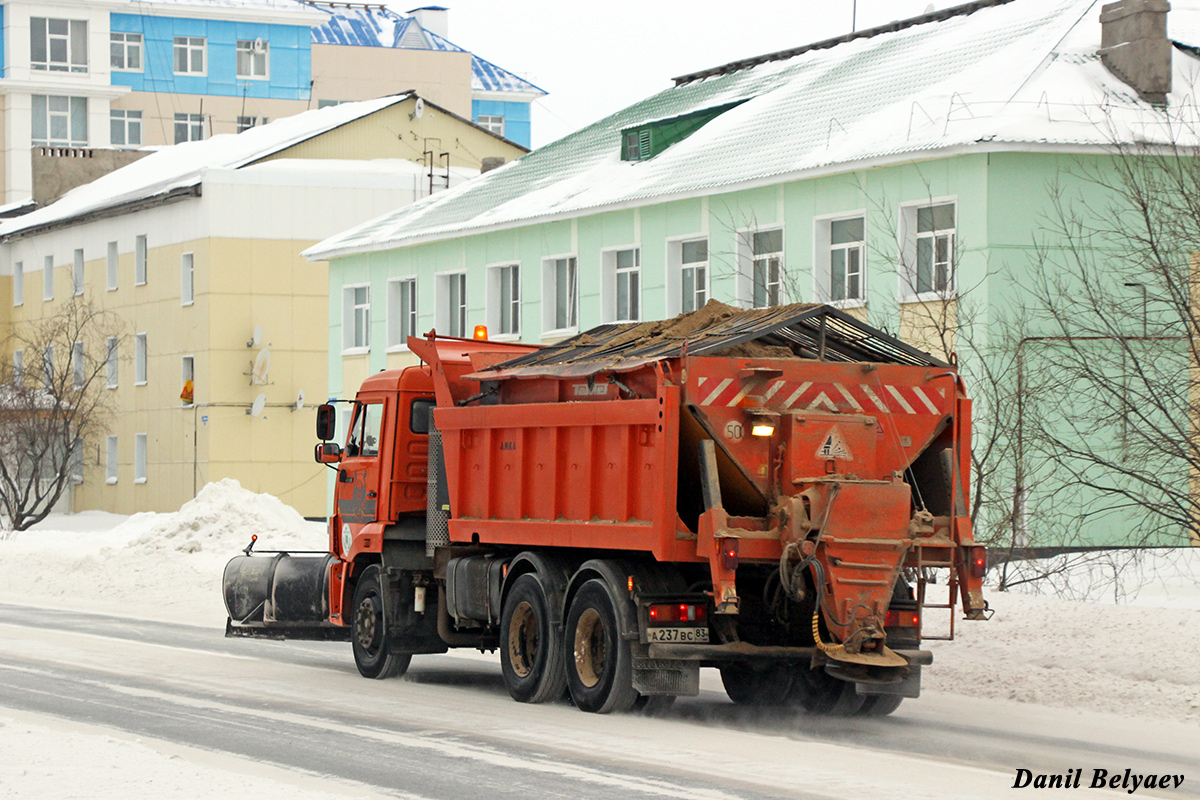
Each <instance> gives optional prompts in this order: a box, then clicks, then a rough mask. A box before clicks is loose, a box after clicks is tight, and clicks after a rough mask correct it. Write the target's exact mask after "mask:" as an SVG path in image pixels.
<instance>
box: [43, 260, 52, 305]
mask: <svg viewBox="0 0 1200 800" xmlns="http://www.w3.org/2000/svg"><path fill="white" fill-rule="evenodd" d="M53 299H54V256H46V257H45V258H44V259H43V260H42V302H46V303H48V302H50V301H51V300H53Z"/></svg>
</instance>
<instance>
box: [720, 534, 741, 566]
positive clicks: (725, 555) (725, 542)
mask: <svg viewBox="0 0 1200 800" xmlns="http://www.w3.org/2000/svg"><path fill="white" fill-rule="evenodd" d="M721 568H722V569H728V570H736V569H737V568H738V540H737V539H730V538H725V539H722V540H721Z"/></svg>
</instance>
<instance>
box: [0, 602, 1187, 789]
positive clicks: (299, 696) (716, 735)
mask: <svg viewBox="0 0 1200 800" xmlns="http://www.w3.org/2000/svg"><path fill="white" fill-rule="evenodd" d="M0 620H4V622H3V623H2V624H0V709H12V710H14V711H16V712H20V713H32V714H37V715H45V716H51V717H58V718H65V719H69V720H72V721H74V722H84V723H91V724H96V725H102V726H105V727H106V728H108V729H117V730H121V731H124V732H126V733H129V734H134V735H136V736H139V737H146V738H149V739H152V740H155V741H162V742H168V743H173V744H176V745H185V746H190V747H194V748H199V749H201V750H204V751H209V752H214V753H218V754H236V755H238V756H242V757H244V758H248V759H251V760H252V761H254V762H260V763H264V762H265V763H270V764H275V765H280V766H283V767H286V768H289V769H290V770H301V771H304V772H305V773H307V774H312V775H315V776H318V780H319V781H320V782H321V784H322V785H326V786H328V787H333V788H338V787H345V786H347V785H348V784H347V781H353V782H356V784H355V785H358V786H361V787H362V788H363V789H364V791H366V792H367V793H368V794H370V795H372V796H402V797H422V798H468V797H473V796H477V795H483V796H488V797H523V798H529V797H573V798H609V797H611V798H698V799H700V800H706V799H707V798H713V799H714V800H715V798H725V797H746V798H754V797H784V796H786V797H792V798H807V797H812V798H825V797H829V798H848V797H864V796H870V795H873V794H875V793H876V792H878V793H881V794H882V795H883V796H900V797H913V798H919V797H936V798H948V797H955V798H962V797H1001V796H1004V797H1011V796H1012V791H1013V790H1012V789H1011V788H1010V787H1011V786H1012V784H1013V779H1014V774H1015V772H1016V770H1017V769H1018V768H1025V769H1029V770H1031V771H1033V772H1034V773H1039V772H1047V773H1063V772H1066V771H1067V770H1068V769H1076V768H1082V769H1083V770H1084V773H1085V775H1086V776H1088V777H1090V776H1091V774H1092V770H1093V769H1096V768H1103V769H1107V770H1108V771H1109V772H1110V773H1113V772H1114V771H1115V772H1116V773H1122V772H1123V771H1124V770H1125V769H1126V768H1129V769H1131V770H1132V772H1133V773H1138V774H1147V773H1158V774H1163V773H1173V774H1183V775H1185V776H1186V778H1187V780H1186V781H1185V783H1184V784H1183V786H1182V787H1180V788H1179V789H1178V790H1169V791H1161V790H1151V791H1147V790H1145V789H1141V790H1139V791H1138V792H1137V793H1136V796H1157V797H1188V796H1190V797H1196V796H1200V755H1198V754H1197V753H1196V752H1195V747H1194V742H1195V741H1196V730H1195V727H1194V726H1193V725H1188V724H1185V723H1178V722H1164V723H1159V722H1156V721H1151V720H1147V719H1140V720H1122V719H1119V718H1117V717H1115V716H1111V715H1102V714H1095V713H1090V712H1082V711H1068V710H1062V709H1048V708H1045V707H1041V706H1034V705H1022V704H1017V703H1009V702H1003V701H994V700H975V699H970V698H966V697H963V696H960V695H950V694H936V693H927V694H926V696H924V697H922V698H921V699H920V700H919V701H915V702H914V701H908V702H907V703H906V704H905V705H904V706H902V707H901V709H900V711H898V712H897V713H896V715H895V716H894V717H892V718H888V719H882V720H869V719H814V718H810V717H805V716H803V715H796V714H792V713H789V714H788V715H786V716H784V715H772V714H764V713H763V712H762V711H760V710H750V709H742V708H738V707H735V706H733V705H732V704H730V703H729V702H728V701H727V700H726V699H725V696H724V694H723V692H721V691H720V686H719V682H717V683H714V682H713V681H712V678H713V677H715V675H712V676H710V675H706V676H705V680H704V684H703V685H704V689H705V690H704V691H703V692H702V693H701V695H700V697H698V698H685V699H681V700H680V701H679V702H678V703H677V704H676V705H675V706H674V707H673V708H672V709H671V710H670V711H669V712H667V714H666V715H665V716H664V717H663V718H655V719H647V718H643V717H637V716H625V715H613V716H603V717H598V716H594V715H585V714H582V713H580V712H578V711H576V710H575V709H573V708H570V707H569V706H567V705H565V704H551V705H545V706H522V705H519V704H516V703H513V702H512V701H511V700H510V699H509V698H508V695H507V693H506V692H505V690H504V687H503V684H502V682H501V678H500V672H499V667H498V666H497V664H496V662H495V659H494V657H492V656H479V655H457V654H456V655H446V656H424V657H418V658H416V659H414V661H413V666H412V669H411V670H410V672H409V675H408V676H407V677H406V678H405V679H402V680H394V681H384V682H369V681H366V680H363V679H362V678H360V677H358V675H357V673H356V671H355V669H354V666H353V662H352V660H351V658H350V654H349V652H348V650H349V647H348V645H346V644H325V643H277V642H258V641H247V640H226V639H224V638H223V635H222V634H223V632H222V631H220V630H213V629H208V628H201V627H194V626H187V625H175V624H167V623H159V622H147V621H141V620H131V619H123V618H118V617H111V616H100V615H90V614H82V613H74V612H65V611H50V610H46V609H34V608H27V607H21V606H12V605H0ZM706 672H707V671H706ZM1084 786H1085V787H1086V786H1087V780H1086V779H1085V781H1084ZM1108 794H1109V793H1108V792H1105V791H1101V790H1096V791H1093V792H1089V794H1088V795H1087V797H1103V796H1105V795H1108ZM1116 794H1120V795H1122V796H1126V797H1127V796H1129V795H1128V794H1127V793H1126V792H1125V791H1121V790H1118V791H1117V792H1114V793H1112V796H1115V795H1116ZM877 796H878V795H877Z"/></svg>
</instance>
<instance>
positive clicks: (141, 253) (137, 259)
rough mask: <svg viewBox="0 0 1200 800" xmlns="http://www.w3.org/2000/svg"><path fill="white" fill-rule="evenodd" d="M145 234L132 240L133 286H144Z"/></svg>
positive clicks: (145, 272) (145, 274) (145, 273)
mask: <svg viewBox="0 0 1200 800" xmlns="http://www.w3.org/2000/svg"><path fill="white" fill-rule="evenodd" d="M146 258H147V252H146V234H144V233H142V234H138V236H137V237H136V238H135V239H134V240H133V285H134V286H145V285H146V276H147V271H146Z"/></svg>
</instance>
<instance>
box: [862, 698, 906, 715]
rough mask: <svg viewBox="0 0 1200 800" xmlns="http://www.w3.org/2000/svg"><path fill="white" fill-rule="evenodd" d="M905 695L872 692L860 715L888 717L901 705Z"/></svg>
mask: <svg viewBox="0 0 1200 800" xmlns="http://www.w3.org/2000/svg"><path fill="white" fill-rule="evenodd" d="M902 700H904V698H903V697H900V696H899V695H894V694H871V695H867V699H866V700H865V701H863V704H862V708H860V709H859V710H858V713H859V715H861V716H864V717H886V716H887V715H888V714H890V713H892V712H893V711H895V710H896V709H897V708H899V707H900V702H901V701H902Z"/></svg>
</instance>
